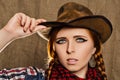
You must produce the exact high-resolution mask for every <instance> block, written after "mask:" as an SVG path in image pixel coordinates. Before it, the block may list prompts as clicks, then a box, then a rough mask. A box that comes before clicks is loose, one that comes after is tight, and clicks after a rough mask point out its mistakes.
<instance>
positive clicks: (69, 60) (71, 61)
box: [67, 58, 78, 65]
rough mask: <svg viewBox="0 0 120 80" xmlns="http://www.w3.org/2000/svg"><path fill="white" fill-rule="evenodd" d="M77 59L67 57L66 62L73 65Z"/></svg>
mask: <svg viewBox="0 0 120 80" xmlns="http://www.w3.org/2000/svg"><path fill="white" fill-rule="evenodd" d="M77 61H78V59H76V58H68V59H67V64H68V65H75V64H76V63H77Z"/></svg>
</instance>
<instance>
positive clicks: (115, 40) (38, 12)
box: [0, 0, 120, 80]
mask: <svg viewBox="0 0 120 80" xmlns="http://www.w3.org/2000/svg"><path fill="white" fill-rule="evenodd" d="M69 1H74V2H78V3H81V4H84V5H85V6H88V7H89V8H90V9H91V10H92V11H93V12H94V13H95V14H102V15H105V16H106V17H108V18H109V19H110V20H111V21H112V24H113V28H114V31H113V34H112V36H111V38H110V39H109V40H108V41H107V42H106V44H104V49H103V55H104V60H105V64H106V65H105V66H106V71H107V74H108V80H120V44H119V43H120V37H119V34H120V27H119V26H120V22H119V21H120V16H119V15H120V8H119V7H120V0H0V28H2V27H3V26H4V25H5V24H6V23H7V21H8V20H9V19H10V18H11V17H12V16H13V15H14V14H15V13H17V12H23V13H25V14H28V15H29V16H31V17H35V18H45V19H47V20H55V19H56V13H57V10H58V8H59V7H60V6H61V5H62V4H64V3H66V2H69ZM46 59H47V51H46V41H45V40H43V39H42V38H41V37H39V36H38V34H34V35H32V36H30V37H27V38H24V39H19V40H16V41H14V42H12V43H11V44H10V45H9V46H8V47H7V48H6V49H5V50H4V51H3V52H2V53H1V54H0V69H3V68H13V67H20V66H30V65H32V66H37V67H42V68H44V69H45V63H46Z"/></svg>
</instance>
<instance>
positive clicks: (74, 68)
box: [0, 2, 112, 80]
mask: <svg viewBox="0 0 120 80" xmlns="http://www.w3.org/2000/svg"><path fill="white" fill-rule="evenodd" d="M12 22H13V23H12ZM15 24H17V25H15ZM11 25H12V27H11ZM42 25H44V26H42ZM13 26H14V27H13ZM14 28H15V29H16V28H19V29H16V31H14V30H13V29H14ZM38 30H39V32H38V33H39V34H40V36H41V37H43V38H44V39H47V40H48V54H49V57H50V58H49V59H50V62H49V68H48V69H47V70H46V71H45V73H44V74H45V79H46V80H107V76H106V74H105V66H104V61H103V57H102V54H101V46H102V44H103V43H105V42H106V41H107V40H108V38H109V37H110V35H111V33H112V25H111V23H110V21H109V20H108V19H107V18H106V17H104V16H101V15H93V13H92V12H91V11H90V10H89V9H88V8H86V7H84V6H83V5H80V4H77V3H74V2H69V3H66V4H64V5H63V6H62V7H61V8H60V9H59V11H58V18H57V20H56V21H52V22H46V21H45V20H43V19H38V20H35V19H33V18H29V17H28V16H26V15H25V14H22V13H19V14H17V16H16V15H15V16H14V17H13V18H12V19H11V20H10V22H8V24H7V25H6V26H5V27H4V28H3V29H2V30H1V31H0V33H1V34H4V35H0V38H1V41H2V40H4V39H5V42H1V44H2V45H0V48H2V47H3V46H4V45H5V44H6V43H7V42H10V41H11V40H14V39H16V38H18V37H23V36H26V34H28V35H30V34H33V33H34V32H36V31H38ZM11 31H12V32H11ZM9 32H10V34H9V35H11V36H12V37H10V38H6V36H8V33H9ZM16 69H18V68H16ZM23 69H24V70H26V69H27V70H29V68H23ZM32 70H33V71H36V75H37V76H36V75H35V76H34V75H33V76H32V75H27V78H26V74H28V73H27V72H25V74H22V75H24V78H23V79H29V80H30V79H36V80H38V79H39V80H40V79H44V76H42V75H40V74H39V73H40V72H42V71H39V70H38V69H37V68H32ZM5 71H6V72H7V70H5ZM14 71H15V72H17V70H14ZM18 71H20V70H18ZM21 71H22V70H21ZM8 73H9V74H10V72H8ZM0 74H1V76H3V75H4V73H3V72H1V73H0ZM38 74H39V75H38ZM14 75H15V73H14ZM19 75H20V74H19ZM10 76H11V75H10ZM16 76H17V75H16ZM41 76H42V78H40V77H41ZM6 77H8V76H6ZM1 78H4V77H1ZM9 78H10V77H9ZM12 78H15V76H14V77H12Z"/></svg>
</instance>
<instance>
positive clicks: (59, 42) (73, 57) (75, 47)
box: [0, 13, 96, 78]
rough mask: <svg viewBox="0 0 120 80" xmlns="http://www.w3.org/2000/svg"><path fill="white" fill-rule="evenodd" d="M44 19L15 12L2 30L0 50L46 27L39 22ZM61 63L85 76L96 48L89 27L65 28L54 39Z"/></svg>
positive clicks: (80, 75)
mask: <svg viewBox="0 0 120 80" xmlns="http://www.w3.org/2000/svg"><path fill="white" fill-rule="evenodd" d="M45 21H46V20H44V19H35V18H31V17H29V16H27V15H25V14H23V13H17V14H15V15H14V16H13V17H12V18H11V19H10V20H9V21H8V23H7V24H6V25H5V26H4V27H3V28H2V29H1V30H0V52H1V51H2V50H3V49H4V48H5V47H6V45H7V44H8V43H10V42H12V41H13V40H15V39H18V38H22V37H26V36H30V35H32V34H33V33H35V32H37V31H38V30H42V29H45V28H46V27H45V26H43V25H39V26H38V24H39V23H42V22H45ZM54 47H55V51H56V52H57V55H58V59H59V61H60V63H61V64H62V65H63V66H64V67H66V68H67V69H68V70H69V71H71V72H73V74H75V75H77V76H78V77H81V78H85V75H86V72H87V69H88V61H89V60H90V58H91V56H92V55H93V54H94V52H95V50H96V48H95V47H94V43H93V40H92V38H91V36H90V34H89V31H88V30H87V29H80V28H72V29H71V28H63V29H62V30H60V31H59V32H58V34H57V36H56V40H55V41H54Z"/></svg>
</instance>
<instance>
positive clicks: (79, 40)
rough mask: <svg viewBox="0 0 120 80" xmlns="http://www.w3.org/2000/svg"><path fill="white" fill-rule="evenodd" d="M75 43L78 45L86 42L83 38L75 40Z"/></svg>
mask: <svg viewBox="0 0 120 80" xmlns="http://www.w3.org/2000/svg"><path fill="white" fill-rule="evenodd" d="M76 41H77V42H78V43H82V42H86V41H87V40H86V39H84V38H77V39H76Z"/></svg>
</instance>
